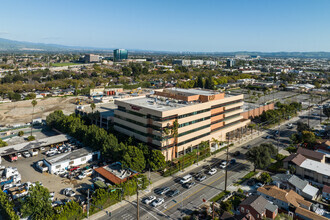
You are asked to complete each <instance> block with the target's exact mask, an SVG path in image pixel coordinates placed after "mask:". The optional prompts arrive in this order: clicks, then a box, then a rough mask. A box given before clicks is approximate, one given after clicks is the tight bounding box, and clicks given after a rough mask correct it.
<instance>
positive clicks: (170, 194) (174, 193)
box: [167, 189, 181, 197]
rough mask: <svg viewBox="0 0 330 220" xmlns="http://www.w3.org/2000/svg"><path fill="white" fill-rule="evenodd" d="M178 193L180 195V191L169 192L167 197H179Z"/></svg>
mask: <svg viewBox="0 0 330 220" xmlns="http://www.w3.org/2000/svg"><path fill="white" fill-rule="evenodd" d="M180 193H181V192H180V190H178V189H176V190H171V191H169V192H168V193H167V195H168V196H169V197H174V196H177V195H179V194H180Z"/></svg>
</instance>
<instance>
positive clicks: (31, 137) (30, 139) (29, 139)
mask: <svg viewBox="0 0 330 220" xmlns="http://www.w3.org/2000/svg"><path fill="white" fill-rule="evenodd" d="M35 139H36V137H35V136H32V135H31V136H29V137H28V138H27V140H28V141H34V140H35Z"/></svg>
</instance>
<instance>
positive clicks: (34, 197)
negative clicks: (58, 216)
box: [21, 183, 54, 220]
mask: <svg viewBox="0 0 330 220" xmlns="http://www.w3.org/2000/svg"><path fill="white" fill-rule="evenodd" d="M21 212H22V214H23V217H28V216H31V217H32V219H36V220H39V219H40V220H43V219H52V215H53V213H54V212H53V208H52V202H51V200H50V195H49V191H48V189H47V188H45V187H43V186H41V185H40V184H39V183H37V184H36V186H31V188H30V189H29V195H28V196H26V197H25V198H24V200H21Z"/></svg>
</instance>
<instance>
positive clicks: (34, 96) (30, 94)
mask: <svg viewBox="0 0 330 220" xmlns="http://www.w3.org/2000/svg"><path fill="white" fill-rule="evenodd" d="M36 97H37V95H36V94H35V93H33V92H31V93H29V94H27V96H26V99H35V98H36Z"/></svg>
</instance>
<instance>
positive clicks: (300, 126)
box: [297, 121, 310, 133]
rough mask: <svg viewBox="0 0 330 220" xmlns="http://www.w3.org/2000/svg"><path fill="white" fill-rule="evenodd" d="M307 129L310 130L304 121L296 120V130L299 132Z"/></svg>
mask: <svg viewBox="0 0 330 220" xmlns="http://www.w3.org/2000/svg"><path fill="white" fill-rule="evenodd" d="M309 130H310V128H309V126H308V125H307V124H306V123H303V122H300V121H298V123H297V131H298V132H300V133H301V132H303V131H309Z"/></svg>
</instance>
